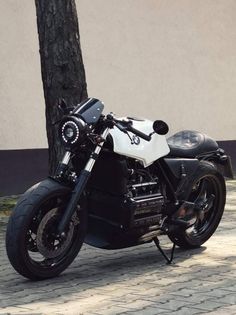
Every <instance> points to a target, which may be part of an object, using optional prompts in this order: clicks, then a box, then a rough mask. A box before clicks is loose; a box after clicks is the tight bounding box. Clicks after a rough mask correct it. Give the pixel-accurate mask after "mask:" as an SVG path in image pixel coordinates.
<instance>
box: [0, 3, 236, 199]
mask: <svg viewBox="0 0 236 315" xmlns="http://www.w3.org/2000/svg"><path fill="white" fill-rule="evenodd" d="M77 9H78V15H79V23H80V34H81V45H82V51H83V58H84V63H85V68H86V74H87V83H88V92H89V95H90V96H94V97H97V98H100V99H102V100H103V101H104V103H105V105H106V111H107V112H108V111H113V112H115V113H117V114H118V115H122V116H123V115H130V114H132V115H136V116H143V117H147V118H151V119H163V120H165V121H166V122H168V124H169V126H170V135H171V134H173V133H174V132H176V131H178V130H181V129H196V130H200V131H202V132H204V133H207V134H209V135H210V136H212V137H214V138H215V139H217V140H221V141H225V140H236V128H235V127H236V107H235V102H236V89H235V86H236V58H235V55H236V2H235V0H227V1H225V0H199V1H195V0H178V1H176V0H93V1H87V0H80V1H77ZM0 100H1V102H0V109H1V119H0V135H1V137H0V152H1V151H5V150H8V151H9V150H22V149H35V148H38V149H39V148H40V149H45V148H46V147H47V141H46V132H45V117H44V99H43V90H42V83H41V74H40V60H39V53H38V38H37V28H36V17H35V7H34V1H29V0H7V1H6V0H5V1H4V0H2V1H0ZM230 143H231V142H230ZM232 143H234V142H232ZM230 147H231V145H230ZM234 148H235V147H234ZM12 152H13V151H12ZM0 157H1V154H0ZM4 159H6V158H4ZM0 175H1V174H0ZM0 194H1V187H0Z"/></svg>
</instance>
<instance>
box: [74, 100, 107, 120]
mask: <svg viewBox="0 0 236 315" xmlns="http://www.w3.org/2000/svg"><path fill="white" fill-rule="evenodd" d="M103 109H104V104H103V103H102V102H101V101H99V100H98V99H96V98H87V99H86V100H84V101H83V102H82V103H80V104H79V105H78V106H77V107H76V108H75V109H74V111H73V113H72V114H75V115H78V116H80V117H81V118H82V119H83V120H84V121H85V122H86V123H87V124H95V123H96V122H97V121H98V120H99V118H100V116H101V114H102V111H103Z"/></svg>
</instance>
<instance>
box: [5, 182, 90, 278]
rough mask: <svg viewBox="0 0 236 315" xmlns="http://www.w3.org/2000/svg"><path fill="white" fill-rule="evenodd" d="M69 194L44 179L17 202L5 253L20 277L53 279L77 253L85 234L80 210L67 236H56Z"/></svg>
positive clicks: (81, 209) (82, 213)
mask: <svg viewBox="0 0 236 315" xmlns="http://www.w3.org/2000/svg"><path fill="white" fill-rule="evenodd" d="M70 194H71V189H70V188H68V187H66V186H63V185H61V184H59V183H57V182H56V181H54V180H52V179H46V180H44V181H42V182H40V183H39V184H36V185H35V186H33V187H32V188H30V189H29V190H28V191H26V193H25V194H24V195H23V196H22V197H21V199H20V200H19V201H18V203H17V205H16V207H15V209H14V210H13V213H12V215H11V217H10V219H9V222H8V225H7V232H6V250H7V255H8V258H9V260H10V263H11V264H12V266H13V267H14V269H15V270H16V271H17V272H18V273H19V274H21V275H22V276H24V277H26V278H28V279H31V280H43V279H48V278H52V277H55V276H57V275H59V274H60V273H61V272H62V271H64V270H65V269H66V268H67V267H68V266H69V265H70V264H71V263H72V261H73V260H74V258H75V257H76V256H77V254H78V252H79V251H80V249H81V246H82V244H83V241H84V237H85V232H86V215H85V210H84V209H83V208H82V207H78V209H77V211H76V215H74V217H73V222H71V223H70V227H69V228H68V230H67V232H66V237H65V238H64V239H62V238H59V237H58V236H57V235H56V226H57V223H58V222H59V219H60V215H61V213H62V212H63V210H64V209H65V206H66V204H67V201H68V199H69V197H70ZM54 232H55V233H54Z"/></svg>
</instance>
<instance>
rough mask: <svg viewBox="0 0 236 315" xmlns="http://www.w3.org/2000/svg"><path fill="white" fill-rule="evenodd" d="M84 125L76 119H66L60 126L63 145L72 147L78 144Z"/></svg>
mask: <svg viewBox="0 0 236 315" xmlns="http://www.w3.org/2000/svg"><path fill="white" fill-rule="evenodd" d="M84 127H85V123H84V122H83V121H82V120H81V119H79V118H77V117H73V116H72V117H66V118H65V119H63V121H62V122H61V124H60V129H59V131H60V136H61V140H62V142H63V144H65V145H74V144H76V143H77V142H79V140H80V138H81V133H83V130H84Z"/></svg>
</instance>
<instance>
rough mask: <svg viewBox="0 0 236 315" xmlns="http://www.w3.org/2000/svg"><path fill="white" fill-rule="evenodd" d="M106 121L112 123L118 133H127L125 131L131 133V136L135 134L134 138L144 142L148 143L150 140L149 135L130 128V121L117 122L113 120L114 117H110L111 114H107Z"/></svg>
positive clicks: (117, 120)
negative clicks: (136, 137)
mask: <svg viewBox="0 0 236 315" xmlns="http://www.w3.org/2000/svg"><path fill="white" fill-rule="evenodd" d="M107 118H108V120H110V121H113V125H114V126H116V127H117V128H118V129H119V130H120V131H122V132H124V133H127V131H130V132H132V133H133V134H135V135H136V136H138V137H140V138H142V139H144V140H146V141H150V140H151V139H152V137H151V135H146V134H145V133H143V132H141V131H139V130H137V129H135V128H133V127H132V125H131V124H132V121H130V120H128V121H125V120H119V119H116V118H114V116H112V115H111V114H109V115H108V116H107Z"/></svg>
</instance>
